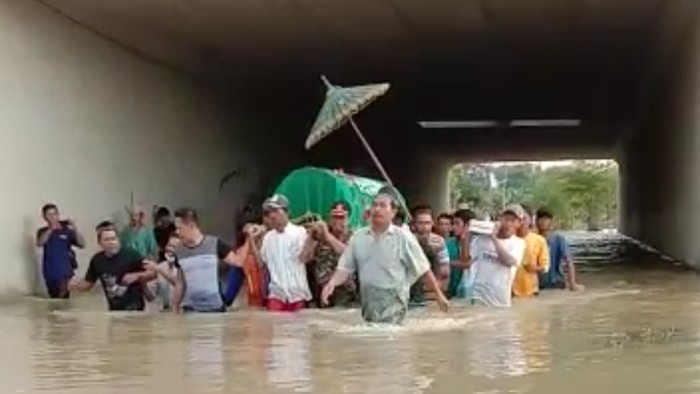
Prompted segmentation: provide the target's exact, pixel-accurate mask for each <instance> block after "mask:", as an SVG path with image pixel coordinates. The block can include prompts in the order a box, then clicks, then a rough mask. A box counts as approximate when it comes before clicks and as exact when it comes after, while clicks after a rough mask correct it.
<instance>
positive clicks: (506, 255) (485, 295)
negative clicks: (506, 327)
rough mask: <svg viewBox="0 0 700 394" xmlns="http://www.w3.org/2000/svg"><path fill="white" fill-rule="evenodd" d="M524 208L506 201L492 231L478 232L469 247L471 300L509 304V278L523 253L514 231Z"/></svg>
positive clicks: (488, 304) (523, 213) (485, 303)
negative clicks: (471, 275) (472, 276)
mask: <svg viewBox="0 0 700 394" xmlns="http://www.w3.org/2000/svg"><path fill="white" fill-rule="evenodd" d="M524 215H525V211H524V210H523V208H522V207H521V206H520V205H517V204H516V205H509V206H508V207H506V209H505V210H503V213H501V216H500V218H499V225H498V226H497V227H496V230H495V231H494V234H492V235H479V236H477V237H476V238H475V239H474V240H473V241H472V244H471V246H470V248H469V251H470V256H471V260H472V270H474V273H473V275H474V288H473V291H472V303H474V304H481V305H486V306H496V307H509V306H510V305H511V295H512V289H513V279H514V278H515V272H516V271H517V268H518V265H519V264H521V263H522V260H523V256H524V255H525V241H524V240H523V239H522V238H520V237H518V236H517V235H516V231H517V230H518V227H519V226H520V224H521V222H522V219H523V216H524Z"/></svg>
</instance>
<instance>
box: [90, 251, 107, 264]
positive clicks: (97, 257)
mask: <svg viewBox="0 0 700 394" xmlns="http://www.w3.org/2000/svg"><path fill="white" fill-rule="evenodd" d="M106 259H107V255H106V254H105V252H104V251H99V252H97V253H95V254H93V255H92V257H91V258H90V264H100V263H101V262H103V261H105V260H106Z"/></svg>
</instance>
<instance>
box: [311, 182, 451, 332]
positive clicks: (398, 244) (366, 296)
mask: <svg viewBox="0 0 700 394" xmlns="http://www.w3.org/2000/svg"><path fill="white" fill-rule="evenodd" d="M397 209H398V202H397V200H396V199H395V198H394V196H392V195H391V194H389V193H381V192H380V193H379V194H377V195H376V196H375V197H374V200H373V202H372V211H371V218H370V226H369V227H364V228H361V229H359V230H357V231H356V232H355V233H354V234H353V235H352V237H351V238H350V241H349V242H348V245H347V247H346V248H345V251H344V252H343V254H342V256H341V257H340V261H339V262H338V268H337V269H336V271H335V273H334V274H333V277H332V278H331V280H330V281H329V282H328V284H327V285H326V287H324V288H323V293H322V294H321V301H322V302H326V303H327V302H328V301H329V299H330V297H331V296H332V295H333V293H334V292H335V289H336V287H338V286H340V285H341V284H343V283H345V282H346V281H347V280H348V279H349V278H350V277H351V275H353V274H355V273H357V275H358V276H359V282H360V301H361V302H362V317H363V318H364V319H365V320H366V321H368V322H373V323H390V324H401V323H402V322H403V320H404V318H405V316H406V312H407V310H408V300H409V289H410V287H411V285H412V284H413V283H415V282H416V281H418V280H420V279H423V280H424V281H425V282H426V285H427V286H428V288H429V289H430V290H432V291H434V292H435V298H436V300H437V302H438V305H439V306H440V307H441V308H443V309H445V310H446V309H447V307H448V306H449V302H448V301H447V298H445V296H444V295H443V294H442V291H441V290H440V285H439V284H438V282H437V280H436V279H435V275H433V273H432V271H431V270H430V263H429V262H428V260H427V258H426V257H425V254H424V253H423V250H422V249H421V247H420V245H419V244H418V240H417V239H416V237H415V236H414V235H413V234H411V233H410V232H408V231H405V230H403V229H401V228H400V227H398V226H396V225H395V224H393V219H394V217H395V215H396V211H397Z"/></svg>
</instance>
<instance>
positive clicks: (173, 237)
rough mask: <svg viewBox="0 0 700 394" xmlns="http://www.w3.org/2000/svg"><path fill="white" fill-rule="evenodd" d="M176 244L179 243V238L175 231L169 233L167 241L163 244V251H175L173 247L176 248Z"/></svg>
mask: <svg viewBox="0 0 700 394" xmlns="http://www.w3.org/2000/svg"><path fill="white" fill-rule="evenodd" d="M178 245H180V238H178V236H177V234H175V233H173V234H170V236H169V237H168V243H166V244H165V251H166V252H170V253H175V249H177V247H178Z"/></svg>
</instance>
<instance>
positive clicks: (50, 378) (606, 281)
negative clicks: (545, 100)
mask: <svg viewBox="0 0 700 394" xmlns="http://www.w3.org/2000/svg"><path fill="white" fill-rule="evenodd" d="M572 241H573V243H574V250H575V252H576V254H577V255H578V261H580V262H581V264H580V266H579V267H580V268H579V270H580V271H581V274H580V281H581V282H583V283H585V284H586V286H587V287H588V288H587V290H586V291H585V292H581V293H569V292H565V291H554V292H548V293H545V294H542V295H541V296H540V297H539V298H537V299H532V300H525V301H519V302H516V303H515V305H514V307H513V308H512V309H510V310H491V309H486V308H472V307H467V306H459V305H455V307H454V308H453V310H452V311H451V312H450V313H449V314H442V313H440V312H439V311H437V310H435V309H433V308H431V307H428V308H425V309H421V310H416V311H413V312H412V314H411V315H410V316H411V317H410V319H408V322H407V324H406V326H404V327H373V326H368V325H365V324H363V323H362V322H361V321H360V319H359V312H358V311H357V310H336V311H327V310H323V311H319V310H307V311H304V312H302V313H300V314H298V315H293V316H277V315H270V314H266V313H264V312H256V311H249V310H238V311H235V312H233V313H229V314H226V315H188V316H173V315H170V314H160V313H156V312H153V313H147V314H108V313H106V312H104V308H105V307H104V304H103V301H102V299H101V297H99V296H98V295H97V294H96V295H89V296H84V297H77V298H76V299H74V300H71V301H70V302H67V303H64V302H61V301H58V302H52V301H46V300H40V299H28V300H26V301H24V302H21V303H15V304H8V305H2V306H0V311H1V312H2V313H0V333H1V335H0V349H1V350H2V351H1V352H0V393H3V394H4V393H40V392H51V393H61V394H82V393H90V394H94V393H130V394H131V393H157V394H159V393H169V394H176V393H198V394H199V393H243V392H252V393H256V394H263V393H293V392H300V393H305V392H309V393H310V392H313V393H324V394H325V393H381V394H393V393H396V394H404V393H483V394H496V393H538V394H548V393H553V394H554V393H556V394H559V393H562V392H565V393H587V394H588V393H616V394H619V393H630V394H642V393H654V394H658V393H674V394H680V393H698V392H700V297H699V295H700V286H699V284H700V280H698V278H697V276H696V274H695V273H694V272H691V271H688V270H685V269H683V268H682V267H679V266H677V265H674V264H673V263H672V262H669V261H666V260H664V259H661V258H659V257H658V256H656V255H655V254H654V253H652V252H650V251H646V250H644V249H641V248H640V247H639V246H638V245H635V244H633V243H630V242H628V241H627V240H625V239H623V238H621V237H618V236H614V235H602V234H601V235H595V236H591V235H587V236H581V235H574V236H573V238H572Z"/></svg>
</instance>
